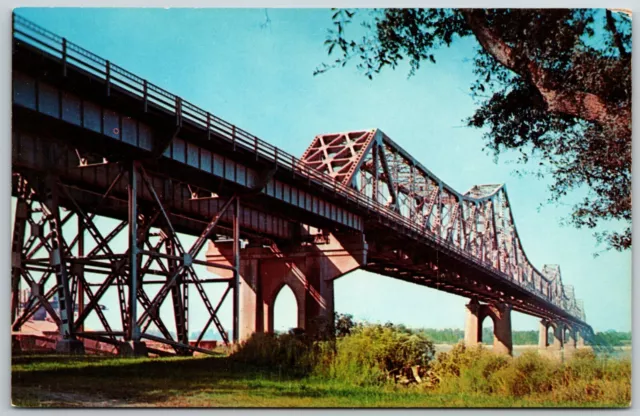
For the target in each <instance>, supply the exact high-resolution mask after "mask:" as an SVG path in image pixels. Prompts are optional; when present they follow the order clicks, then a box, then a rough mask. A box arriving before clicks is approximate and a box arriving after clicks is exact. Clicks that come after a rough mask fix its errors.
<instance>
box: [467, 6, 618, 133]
mask: <svg viewBox="0 0 640 416" xmlns="http://www.w3.org/2000/svg"><path fill="white" fill-rule="evenodd" d="M461 12H462V14H463V16H464V18H465V20H466V22H467V24H468V25H469V27H470V29H471V31H472V32H473V34H474V35H475V36H476V39H478V42H479V43H480V45H481V46H482V48H483V49H484V50H485V51H486V52H487V53H489V54H490V55H491V56H493V57H494V58H495V59H496V60H497V61H498V62H499V63H500V64H502V65H503V66H505V67H506V68H508V69H510V70H512V71H514V72H515V73H516V74H518V75H520V76H522V77H524V78H525V79H527V80H529V81H530V82H531V83H532V84H533V85H534V86H535V87H536V89H537V90H538V91H539V92H540V94H541V95H542V98H543V99H544V101H545V103H546V104H547V110H548V111H550V112H553V113H561V114H566V115H570V116H574V117H578V118H581V119H583V120H587V121H593V122H596V123H598V124H601V125H607V126H611V127H613V128H614V129H615V130H616V131H617V132H619V133H620V134H623V135H628V136H629V137H631V108H630V107H625V108H617V107H615V106H613V105H611V104H609V103H607V102H605V101H604V100H603V99H602V98H600V97H599V96H597V95H595V94H591V93H587V92H583V91H566V90H563V89H562V88H557V86H556V85H554V83H553V82H551V81H550V77H549V74H548V73H547V71H545V70H544V69H543V68H541V67H540V66H539V65H538V64H537V63H536V62H534V61H533V60H531V59H529V58H528V57H526V56H517V55H516V53H515V52H514V50H513V48H511V47H510V46H509V45H507V44H506V43H505V42H504V41H503V40H502V38H501V37H500V36H499V35H498V34H497V33H496V32H495V31H494V30H493V29H491V28H490V27H488V26H487V25H486V18H485V12H484V10H482V9H462V10H461Z"/></svg>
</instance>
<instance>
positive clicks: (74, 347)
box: [56, 339, 84, 354]
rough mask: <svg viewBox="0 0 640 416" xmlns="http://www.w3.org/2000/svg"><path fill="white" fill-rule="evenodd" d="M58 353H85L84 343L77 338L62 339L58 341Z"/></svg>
mask: <svg viewBox="0 0 640 416" xmlns="http://www.w3.org/2000/svg"><path fill="white" fill-rule="evenodd" d="M56 352H57V353H58V354H84V344H83V343H82V341H79V340H77V339H61V340H59V341H58V342H57V343H56Z"/></svg>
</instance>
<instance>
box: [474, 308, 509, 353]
mask: <svg viewBox="0 0 640 416" xmlns="http://www.w3.org/2000/svg"><path fill="white" fill-rule="evenodd" d="M466 307H467V319H466V323H465V331H464V342H465V345H466V346H468V347H474V346H476V345H478V344H479V343H481V342H482V322H483V321H484V319H485V318H486V317H489V318H490V319H492V320H493V335H494V336H493V351H494V352H496V353H499V354H509V355H511V354H512V353H513V339H512V334H511V305H509V304H506V303H501V304H481V303H479V302H478V301H477V300H476V299H473V300H472V301H471V302H469V304H467V306H466Z"/></svg>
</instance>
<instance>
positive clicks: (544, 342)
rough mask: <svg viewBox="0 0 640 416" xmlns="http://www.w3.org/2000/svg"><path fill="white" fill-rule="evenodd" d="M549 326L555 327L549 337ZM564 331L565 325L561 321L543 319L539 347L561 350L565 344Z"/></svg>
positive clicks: (541, 348)
mask: <svg viewBox="0 0 640 416" xmlns="http://www.w3.org/2000/svg"><path fill="white" fill-rule="evenodd" d="M549 327H551V328H553V331H552V335H551V337H549ZM563 331H564V326H563V325H562V324H561V323H555V322H551V321H549V320H546V319H543V320H541V321H540V337H539V341H538V348H539V349H540V350H561V349H562V346H563V344H564V335H563Z"/></svg>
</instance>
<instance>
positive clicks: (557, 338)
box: [549, 323, 564, 350]
mask: <svg viewBox="0 0 640 416" xmlns="http://www.w3.org/2000/svg"><path fill="white" fill-rule="evenodd" d="M552 325H553V343H552V344H550V345H549V348H551V349H553V350H561V349H562V344H563V342H562V339H563V334H562V332H563V330H564V328H563V325H562V324H561V323H557V324H555V325H554V324H552Z"/></svg>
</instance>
